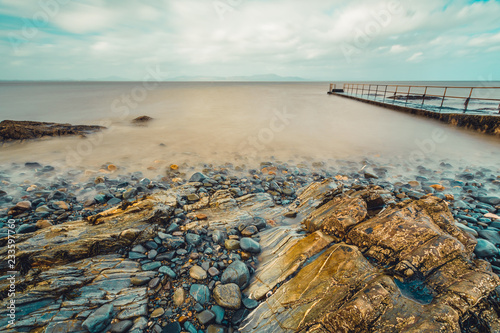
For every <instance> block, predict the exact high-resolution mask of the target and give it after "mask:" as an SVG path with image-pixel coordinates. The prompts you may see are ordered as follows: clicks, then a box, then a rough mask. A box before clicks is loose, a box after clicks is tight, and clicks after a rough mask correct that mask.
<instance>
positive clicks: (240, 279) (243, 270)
mask: <svg viewBox="0 0 500 333" xmlns="http://www.w3.org/2000/svg"><path fill="white" fill-rule="evenodd" d="M249 281H250V272H249V271H248V267H247V265H245V264H244V263H243V262H241V261H239V260H237V261H234V262H233V263H232V264H231V265H229V266H228V267H227V268H226V269H225V270H224V272H223V273H222V276H221V282H222V283H236V284H237V285H238V286H239V287H240V288H241V289H244V288H245V287H246V286H247V285H248V283H249Z"/></svg>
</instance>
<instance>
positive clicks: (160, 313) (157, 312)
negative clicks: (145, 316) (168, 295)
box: [150, 308, 165, 318]
mask: <svg viewBox="0 0 500 333" xmlns="http://www.w3.org/2000/svg"><path fill="white" fill-rule="evenodd" d="M164 313H165V309H163V308H157V309H155V310H154V311H153V312H152V313H151V315H150V317H152V318H157V317H161V316H163V314H164Z"/></svg>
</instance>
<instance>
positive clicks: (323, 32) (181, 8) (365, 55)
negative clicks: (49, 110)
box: [0, 0, 500, 79]
mask: <svg viewBox="0 0 500 333" xmlns="http://www.w3.org/2000/svg"><path fill="white" fill-rule="evenodd" d="M54 1H57V0H54ZM447 2H449V1H446V0H421V1H419V2H414V1H410V0H402V1H401V10H400V11H397V12H391V11H390V10H389V7H388V5H387V4H388V2H386V1H382V0H376V1H374V0H358V1H352V2H346V1H340V0H310V1H307V2H299V1H294V2H290V1H285V0H275V1H265V2H264V1H251V0H242V1H232V2H228V3H229V4H231V3H233V4H234V8H233V10H231V11H227V12H225V13H224V20H221V19H220V16H219V13H217V11H216V10H215V9H214V7H213V2H212V1H198V0H183V1H163V2H154V3H153V4H151V3H143V2H138V1H130V0H122V1H120V2H119V3H118V2H111V1H101V0H83V1H79V2H78V3H75V2H70V3H69V4H67V5H64V6H63V5H61V6H60V9H59V11H58V13H57V15H55V16H54V17H51V23H50V26H49V27H45V28H40V29H39V32H38V34H36V36H35V37H34V38H31V39H28V40H27V42H26V43H23V45H22V47H21V48H20V50H19V51H18V52H17V53H14V52H13V49H12V47H11V45H9V43H8V41H7V40H6V38H8V36H9V34H12V33H13V34H17V36H21V37H22V33H21V31H22V28H23V25H24V24H25V23H23V21H22V20H21V19H20V18H21V17H24V18H28V20H29V18H30V17H32V16H33V14H34V13H36V12H37V11H39V10H41V9H40V6H39V5H38V1H34V0H33V1H28V0H27V1H14V0H0V13H3V14H8V15H10V16H14V17H19V20H18V22H19V29H18V30H13V31H10V30H1V29H0V38H3V39H0V56H1V57H2V59H16V60H22V61H23V63H24V64H25V71H26V74H25V75H28V74H29V73H41V74H39V75H42V74H43V75H46V74H45V73H51V74H50V75H53V76H67V75H73V76H75V77H76V78H85V77H98V76H100V75H101V73H102V76H109V75H118V76H131V77H138V78H140V76H141V75H142V73H143V71H144V68H145V66H146V65H147V64H151V63H152V62H154V63H155V64H156V63H159V64H162V65H163V67H164V68H168V70H169V71H170V72H172V73H173V75H175V74H178V75H196V74H200V75H221V76H229V75H250V74H258V73H263V72H267V71H273V70H275V71H276V72H277V74H280V75H290V76H295V75H297V76H304V77H311V78H328V77H329V76H333V74H335V75H336V77H338V76H339V75H340V76H343V77H345V78H349V76H350V75H351V74H352V73H354V72H357V73H364V74H365V75H366V79H370V78H372V79H373V78H376V75H379V74H378V72H377V70H378V69H377V68H381V67H382V68H383V67H384V66H385V67H388V68H390V69H392V70H394V72H396V71H397V69H399V70H400V71H401V69H402V68H404V66H407V65H408V63H407V62H415V63H417V62H420V63H425V62H426V61H432V62H433V63H436V62H441V63H442V64H443V66H442V68H443V70H448V72H449V73H452V72H453V71H452V70H451V68H449V69H447V68H448V67H449V66H451V63H453V62H450V59H454V61H462V62H464V61H466V60H464V59H460V57H463V56H464V55H472V54H474V55H475V56H476V57H483V58H484V59H487V61H486V60H485V61H482V62H480V61H479V62H478V65H477V66H478V67H477V69H476V71H480V70H481V69H482V68H487V66H488V65H489V67H490V68H493V67H497V66H494V65H493V64H492V63H488V61H490V62H491V60H490V59H493V58H494V57H493V56H492V55H498V52H499V51H498V46H497V45H499V42H500V34H499V33H492V32H491V31H493V30H494V29H497V28H498V23H497V19H498V17H499V16H500V4H499V2H498V1H489V2H481V3H476V4H472V5H471V4H468V3H467V2H466V1H465V0H457V1H453V2H450V3H449V5H448V7H447V8H446V10H443V8H444V5H445V4H446V3H447ZM0 24H2V23H0ZM2 36H3V37H2ZM2 40H3V41H2ZM46 45H51V47H45V46H46ZM341 45H349V46H351V47H352V48H353V49H354V50H355V52H354V53H353V54H352V55H351V62H348V61H347V60H346V57H345V55H344V53H343V52H342V50H341V47H340V46H341ZM415 50H418V52H415ZM410 52H411V53H410ZM412 53H413V55H412V56H410V57H408V54H412ZM424 54H425V57H424V56H423V55H424ZM58 62H59V63H65V64H67V66H69V67H68V68H69V69H67V71H66V73H64V74H62V73H60V72H58V69H57V68H58V67H57V65H56V64H57V63H58ZM8 63H9V62H8V61H6V62H4V63H3V64H0V73H2V75H4V77H8V75H10V76H12V75H19V69H17V70H16V71H14V70H13V69H11V68H9V67H8ZM72 64H74V65H72ZM398 66H399V67H398ZM41 67H43V68H41ZM119 72H122V73H126V74H127V75H120V73H119ZM405 72H406V73H409V72H407V71H405ZM67 73H70V74H67ZM420 73H421V71H415V72H414V74H415V75H420ZM409 74H410V73H409ZM370 76H371V77H370ZM0 78H2V77H0Z"/></svg>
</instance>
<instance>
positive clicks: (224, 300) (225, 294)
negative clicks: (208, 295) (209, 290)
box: [214, 283, 241, 310]
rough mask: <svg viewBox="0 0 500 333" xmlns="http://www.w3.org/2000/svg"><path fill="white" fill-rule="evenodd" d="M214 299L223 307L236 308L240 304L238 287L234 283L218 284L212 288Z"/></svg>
mask: <svg viewBox="0 0 500 333" xmlns="http://www.w3.org/2000/svg"><path fill="white" fill-rule="evenodd" d="M214 299H215V302H217V304H218V305H220V306H222V307H223V308H226V309H231V310H237V309H239V308H240V306H241V292H240V287H239V286H238V285H237V284H235V283H228V284H219V285H217V286H215V288H214Z"/></svg>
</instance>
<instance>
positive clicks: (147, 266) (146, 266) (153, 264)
mask: <svg viewBox="0 0 500 333" xmlns="http://www.w3.org/2000/svg"><path fill="white" fill-rule="evenodd" d="M160 266H161V262H158V261H153V262H149V263H147V264H144V265H142V266H141V268H142V270H143V271H153V270H155V269H158V268H159V267H160Z"/></svg>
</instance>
